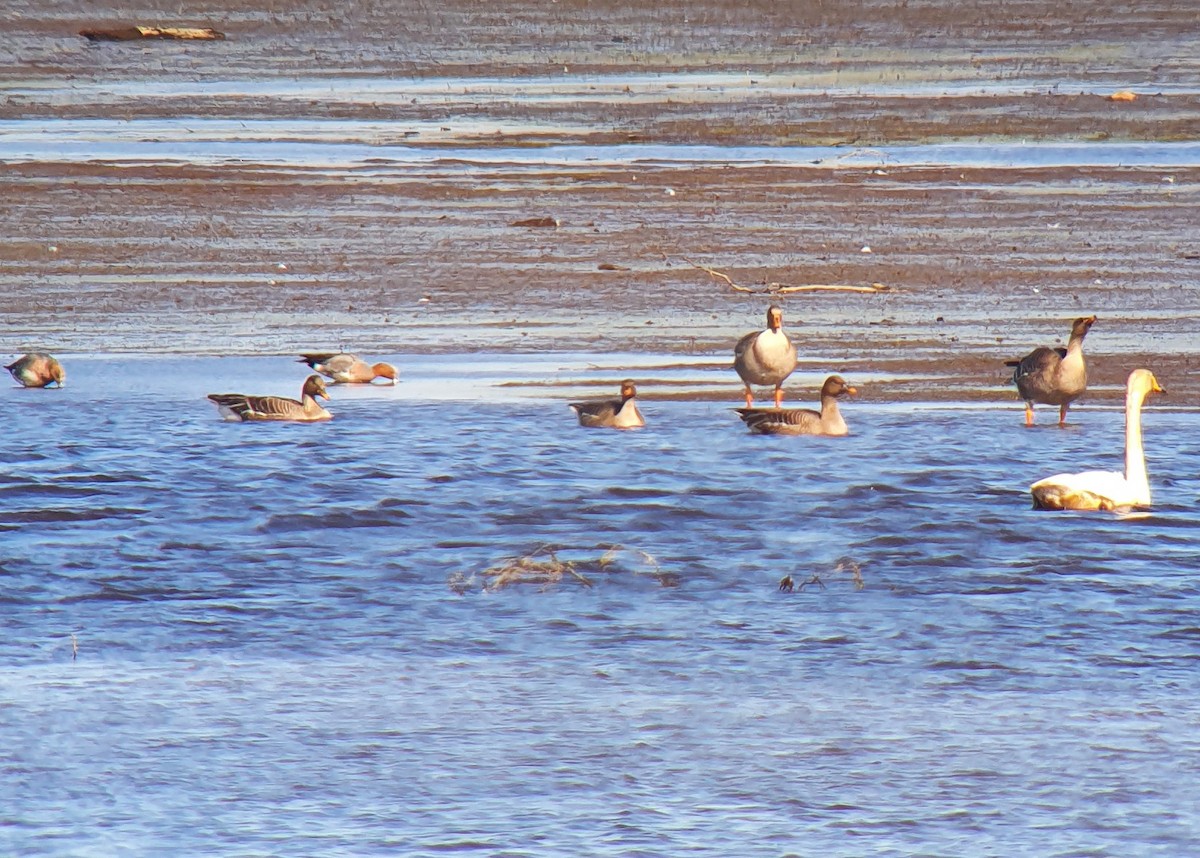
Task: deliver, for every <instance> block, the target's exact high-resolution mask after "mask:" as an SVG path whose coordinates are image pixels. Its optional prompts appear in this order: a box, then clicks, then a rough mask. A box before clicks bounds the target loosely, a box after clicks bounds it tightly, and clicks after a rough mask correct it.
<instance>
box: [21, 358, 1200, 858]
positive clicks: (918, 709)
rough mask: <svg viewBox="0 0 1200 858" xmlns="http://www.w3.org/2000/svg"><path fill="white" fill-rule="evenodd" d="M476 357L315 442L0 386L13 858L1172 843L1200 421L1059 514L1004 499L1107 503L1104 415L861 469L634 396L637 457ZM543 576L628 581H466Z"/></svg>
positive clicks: (1182, 841)
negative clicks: (1120, 494)
mask: <svg viewBox="0 0 1200 858" xmlns="http://www.w3.org/2000/svg"><path fill="white" fill-rule="evenodd" d="M384 357H387V356H384ZM464 360H465V359H459V361H460V362H459V363H457V364H456V363H454V362H453V361H449V362H448V363H447V364H446V367H447V369H446V370H445V371H444V374H443V377H441V378H439V379H437V380H436V381H434V382H428V381H420V380H417V375H416V374H414V373H413V369H412V363H413V362H412V361H411V360H410V361H409V362H408V364H405V361H404V359H403V358H399V359H398V361H399V362H400V363H401V364H402V372H404V373H405V380H404V381H403V383H402V384H401V385H399V386H397V387H395V388H372V389H364V388H356V389H353V390H346V389H342V390H337V389H335V391H334V395H335V399H334V401H333V402H332V403H331V406H330V407H331V408H332V409H333V410H334V411H335V412H336V418H335V419H334V420H333V421H332V422H331V423H328V424H322V425H310V426H300V425H258V426H248V425H240V424H229V423H223V422H221V421H219V420H218V419H217V414H216V410H215V409H214V408H212V407H211V406H210V405H209V404H208V403H207V402H205V401H204V400H203V393H204V392H207V391H209V390H226V389H242V390H253V391H263V392H277V391H278V392H290V391H291V388H292V387H293V386H295V387H298V384H299V380H300V378H301V377H302V375H303V373H302V371H301V370H300V369H299V368H297V367H296V365H295V364H290V363H289V362H288V361H287V359H286V358H259V359H254V358H249V359H242V358H239V359H223V360H222V359H216V358H187V357H176V358H154V359H137V358H84V357H77V358H74V359H73V360H72V361H71V363H70V364H69V366H68V371H69V373H70V378H69V380H68V387H67V389H66V390H64V391H61V392H58V391H53V390H48V391H25V390H19V389H14V388H7V387H3V388H0V400H2V401H3V408H4V410H5V412H6V417H5V427H6V429H7V433H6V434H7V444H6V447H7V450H6V456H5V465H4V467H3V470H2V471H0V581H3V590H2V591H0V592H2V595H0V612H2V613H0V616H2V617H3V627H4V629H5V634H4V636H3V639H0V664H3V666H4V669H3V671H2V672H0V748H3V751H0V760H2V762H0V772H2V774H0V778H2V779H3V784H4V793H5V795H6V799H5V801H4V802H3V804H2V806H0V853H3V854H14V855H15V854H21V855H67V854H69V855H107V854H117V853H119V854H122V855H159V854H201V853H205V852H215V853H219V854H223V855H279V854H322V855H351V854H352V855H370V854H378V855H440V854H447V853H449V854H465V855H547V854H556V855H568V854H571V855H614V856H615V855H621V856H626V855H781V854H797V855H812V854H826V855H828V854H839V855H861V854H871V855H913V854H927V855H946V854H973V855H1006V856H1008V855H1039V856H1045V855H1132V854H1138V855H1172V856H1174V855H1181V854H1187V853H1188V852H1189V851H1190V850H1191V849H1192V848H1193V844H1194V843H1195V842H1197V838H1198V837H1200V821H1198V819H1200V817H1197V815H1196V812H1195V811H1196V807H1197V801H1198V799H1200V787H1198V786H1197V785H1198V784H1200V778H1198V777H1197V769H1198V768H1200V764H1198V763H1197V760H1200V738H1198V737H1200V730H1198V729H1197V728H1198V727H1200V723H1198V722H1200V706H1198V705H1197V703H1196V701H1197V699H1198V697H1197V688H1196V686H1197V680H1196V676H1197V654H1198V650H1197V644H1198V642H1200V611H1198V609H1197V605H1198V604H1200V603H1198V601H1197V596H1198V595H1200V593H1198V592H1197V591H1198V586H1197V583H1196V578H1195V570H1196V568H1197V565H1198V564H1200V549H1198V548H1197V545H1198V544H1200V543H1198V542H1197V538H1198V536H1200V522H1198V520H1197V516H1196V513H1195V506H1196V498H1197V493H1198V490H1200V484H1198V482H1197V479H1196V476H1195V475H1196V473H1197V471H1198V468H1197V465H1198V463H1200V449H1198V445H1197V443H1196V440H1195V439H1196V438H1197V437H1198V436H1197V432H1196V429H1197V424H1198V422H1200V421H1198V419H1197V415H1196V414H1195V413H1194V412H1191V411H1172V410H1169V409H1165V408H1161V407H1157V408H1151V409H1150V410H1149V411H1148V412H1147V414H1146V420H1145V423H1146V433H1147V443H1148V448H1149V464H1150V471H1151V480H1152V484H1153V486H1154V490H1155V493H1156V495H1155V500H1156V508H1155V510H1154V511H1153V512H1152V513H1150V514H1148V515H1145V516H1140V517H1132V518H1124V519H1123V518H1119V517H1115V516H1112V515H1054V514H1046V513H1036V512H1034V511H1032V510H1030V509H1029V505H1028V499H1027V495H1026V494H1025V492H1024V487H1025V486H1026V485H1027V484H1028V483H1029V482H1030V481H1032V480H1033V479H1035V478H1037V477H1040V476H1044V475H1048V474H1050V473H1054V472H1056V471H1059V470H1061V469H1064V468H1071V467H1109V466H1111V467H1119V456H1118V453H1119V444H1120V432H1119V423H1120V417H1119V413H1118V412H1115V411H1113V410H1109V409H1086V408H1081V409H1078V411H1077V412H1076V411H1073V412H1072V414H1073V416H1074V417H1075V419H1076V420H1077V427H1076V428H1074V429H1070V430H1066V431H1059V430H1057V429H1055V428H1050V427H1046V428H1039V429H1036V430H1032V431H1027V430H1024V429H1022V428H1021V427H1020V425H1019V424H1020V422H1021V414H1020V408H1019V405H1014V404H1013V403H1011V402H1007V401H1006V402H1003V403H997V405H996V406H995V407H990V406H989V407H974V408H955V407H952V406H944V405H943V406H936V407H935V406H911V405H903V406H900V405H888V404H883V403H873V402H871V401H870V400H869V399H867V398H864V401H861V402H852V403H849V404H848V405H847V406H846V407H845V413H846V415H847V420H848V422H849V423H850V425H851V428H852V431H853V433H854V434H852V435H851V436H850V437H847V438H841V439H804V438H783V439H770V438H758V437H753V436H750V435H748V434H746V433H745V432H744V430H743V429H742V427H741V424H740V423H739V422H738V421H737V420H736V418H735V417H734V416H733V415H732V413H731V412H730V411H729V406H730V405H732V404H734V403H733V402H732V401H730V402H728V403H726V402H708V401H655V399H654V394H655V387H654V384H653V383H652V381H646V382H643V383H641V384H640V387H641V389H642V394H643V398H644V400H645V401H644V403H643V407H642V410H643V412H644V413H645V415H646V418H647V421H648V422H649V425H648V426H647V428H646V429H645V430H642V431H636V432H626V433H605V432H598V431H588V430H583V429H580V428H579V427H578V426H576V425H574V422H573V419H572V417H571V415H570V412H569V411H568V410H567V409H566V407H565V406H564V404H563V398H562V397H564V396H568V395H570V396H573V395H575V393H576V392H577V390H578V388H579V382H580V380H581V379H586V377H587V373H586V372H584V371H583V370H582V369H581V368H580V367H579V366H578V365H577V364H575V363H574V362H573V360H568V359H565V358H562V357H561V356H560V357H556V356H545V355H543V356H538V357H530V358H528V359H521V358H514V359H512V361H513V363H512V367H513V369H512V371H511V372H509V373H507V374H508V375H509V376H511V377H512V378H513V379H515V380H517V381H523V380H531V378H530V377H531V376H533V375H534V374H535V373H534V370H536V371H537V372H540V373H544V375H545V378H544V380H556V379H558V380H564V381H565V382H566V384H565V385H564V386H563V387H562V388H553V387H551V388H538V387H532V386H527V385H517V386H495V385H496V383H498V382H500V381H502V380H503V377H504V376H505V373H503V372H500V371H498V370H497V369H496V368H495V367H493V368H492V372H490V373H489V374H488V376H487V378H488V379H490V381H491V383H487V382H484V381H475V382H472V381H470V380H469V379H467V378H466V376H465V372H464V370H466V369H467V368H468V367H467V366H466V365H465V363H464V362H463V361H464ZM556 360H557V361H558V364H559V365H561V366H563V367H566V368H567V369H569V370H570V371H569V372H567V371H564V372H563V373H561V374H558V375H556V374H555V373H554V372H553V371H552V369H551V367H553V366H554V365H555V361H556ZM523 361H524V362H523ZM663 362H664V363H666V362H667V359H663ZM601 363H602V364H603V362H601ZM621 369H622V368H621V367H620V366H619V362H616V361H614V362H612V363H611V364H609V365H607V366H605V367H604V368H602V370H601V371H600V374H601V375H602V376H603V378H605V379H607V378H608V374H612V376H613V377H614V378H620V377H621V375H620V372H621ZM410 375H411V376H412V377H411V378H410V377H408V376H410ZM729 381H730V382H732V379H730V380H729ZM251 385H253V387H251ZM729 387H730V397H729V398H730V400H732V399H734V398H735V396H734V395H735V394H736V384H734V383H730V384H729ZM546 543H551V544H554V545H557V546H561V547H562V548H563V550H562V553H561V555H560V559H575V560H577V561H579V562H580V563H581V564H587V563H588V562H590V561H594V560H595V559H596V558H598V557H599V556H600V555H601V554H603V553H604V551H605V548H604V546H611V545H614V544H619V545H621V546H624V548H625V550H624V551H622V552H619V553H618V555H617V562H616V563H615V564H613V565H612V566H609V567H608V568H607V569H606V570H603V571H600V570H595V569H593V568H590V567H586V565H581V567H580V568H581V569H586V571H585V573H584V574H585V576H586V577H587V579H588V580H589V582H590V584H591V586H585V585H584V584H583V583H581V582H580V581H578V580H577V579H575V578H574V577H572V576H570V575H568V576H566V577H565V578H564V579H563V580H562V581H561V582H559V583H558V584H557V585H556V586H543V585H538V584H516V585H513V586H510V587H506V588H503V589H496V590H493V589H488V588H487V587H486V586H485V585H486V583H487V581H488V578H487V576H486V575H485V570H488V569H489V568H491V567H495V566H496V565H497V564H501V563H503V562H504V561H505V559H506V558H513V557H518V556H520V555H522V554H525V553H528V552H531V551H534V550H535V549H537V548H538V547H539V546H540V545H543V544H546ZM839 565H840V567H841V571H838V569H839ZM855 568H857V569H858V570H859V573H860V575H861V579H862V584H863V585H864V586H863V587H862V589H858V588H857V587H856V585H855V581H854V575H853V572H852V570H853V569H855ZM785 574H786V575H791V576H792V578H793V580H794V581H796V583H797V584H799V583H802V582H806V581H809V580H810V579H811V578H812V577H813V576H814V575H815V576H817V577H819V578H820V581H821V584H815V583H814V584H811V585H808V586H805V587H803V588H802V589H799V590H798V591H797V592H793V593H790V594H788V593H781V592H779V590H778V586H777V585H778V582H779V580H780V578H782V577H783V576H784V575H785ZM452 585H453V586H452ZM72 635H74V637H75V640H76V641H77V643H78V648H79V649H78V656H77V658H75V659H73V658H72V639H71V636H72Z"/></svg>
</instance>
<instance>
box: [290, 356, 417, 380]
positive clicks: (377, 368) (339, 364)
mask: <svg viewBox="0 0 1200 858" xmlns="http://www.w3.org/2000/svg"><path fill="white" fill-rule="evenodd" d="M299 363H306V364H308V365H309V366H310V367H312V368H313V369H315V370H316V371H317V372H319V373H321V375H324V376H327V377H328V378H331V379H333V381H334V383H335V384H370V383H371V382H372V381H374V380H375V379H377V378H390V379H391V380H392V384H395V383H396V379H398V378H399V377H400V373H399V372H398V371H397V369H396V368H395V367H394V366H392V365H391V364H390V363H376V364H369V363H367V362H366V361H365V360H363V359H362V358H360V357H359V356H358V355H351V354H346V353H344V352H312V353H307V354H302V355H300V360H299Z"/></svg>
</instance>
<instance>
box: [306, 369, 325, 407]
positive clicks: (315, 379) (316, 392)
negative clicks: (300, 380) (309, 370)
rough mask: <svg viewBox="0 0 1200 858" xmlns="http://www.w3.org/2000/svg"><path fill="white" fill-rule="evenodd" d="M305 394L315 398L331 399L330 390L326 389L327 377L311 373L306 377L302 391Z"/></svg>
mask: <svg viewBox="0 0 1200 858" xmlns="http://www.w3.org/2000/svg"><path fill="white" fill-rule="evenodd" d="M300 392H301V394H302V395H304V396H311V397H312V398H313V399H318V398H320V399H324V400H326V401H328V400H329V391H328V390H326V389H325V379H323V378H321V376H319V375H310V376H309V377H308V378H306V379H304V387H303V389H302V390H301V391H300Z"/></svg>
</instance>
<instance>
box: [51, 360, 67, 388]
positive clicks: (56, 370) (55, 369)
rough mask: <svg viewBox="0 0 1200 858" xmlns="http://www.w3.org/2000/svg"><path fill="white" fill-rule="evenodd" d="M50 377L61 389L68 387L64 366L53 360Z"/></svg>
mask: <svg viewBox="0 0 1200 858" xmlns="http://www.w3.org/2000/svg"><path fill="white" fill-rule="evenodd" d="M50 375H51V377H52V378H53V379H54V381H55V382H56V383H57V384H58V386H59V387H64V386H66V383H67V371H66V370H65V369H63V366H62V364H61V363H59V362H58V361H56V360H52V361H51V362H50Z"/></svg>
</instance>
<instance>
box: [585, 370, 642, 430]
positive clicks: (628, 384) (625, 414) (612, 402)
mask: <svg viewBox="0 0 1200 858" xmlns="http://www.w3.org/2000/svg"><path fill="white" fill-rule="evenodd" d="M636 396H637V388H636V387H634V386H633V382H632V381H631V380H630V379H625V380H624V381H622V382H621V398H620V399H596V400H592V401H589V402H571V403H568V405H569V407H570V408H571V409H572V410H574V412H575V413H576V414H577V415H579V425H580V426H589V427H592V428H596V427H603V428H607V429H633V428H634V427H637V426H645V425H646V421H645V420H644V419H642V413H641V412H640V411H638V407H637V403H636V402H634V401H633V400H634V397H636Z"/></svg>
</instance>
